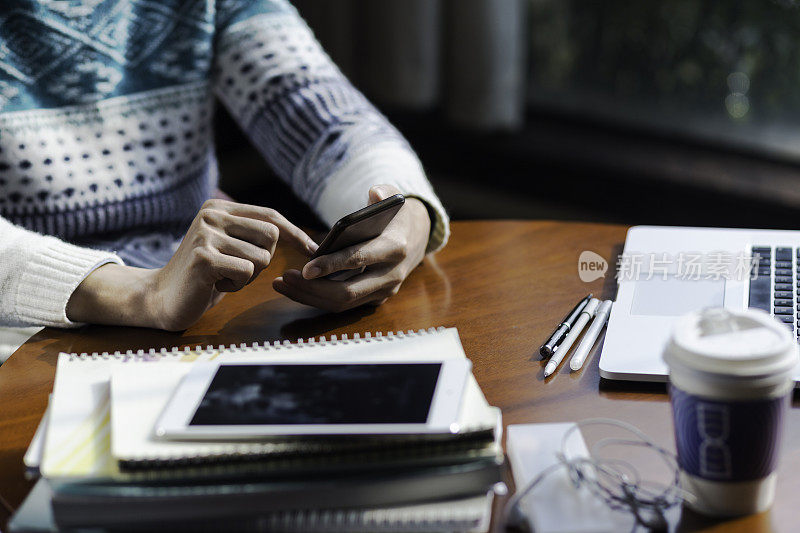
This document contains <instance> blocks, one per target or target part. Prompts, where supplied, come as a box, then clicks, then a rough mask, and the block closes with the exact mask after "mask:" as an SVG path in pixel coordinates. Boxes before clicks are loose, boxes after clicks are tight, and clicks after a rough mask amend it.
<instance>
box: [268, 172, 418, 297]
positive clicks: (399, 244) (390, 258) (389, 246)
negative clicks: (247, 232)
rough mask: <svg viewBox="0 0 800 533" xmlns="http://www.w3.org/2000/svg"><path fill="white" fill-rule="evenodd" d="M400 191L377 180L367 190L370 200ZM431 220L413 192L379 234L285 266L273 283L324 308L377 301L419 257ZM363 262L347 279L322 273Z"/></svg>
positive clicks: (287, 293) (396, 287) (283, 291)
mask: <svg viewBox="0 0 800 533" xmlns="http://www.w3.org/2000/svg"><path fill="white" fill-rule="evenodd" d="M399 192H400V191H398V190H397V189H396V188H394V187H392V186H390V185H377V186H375V187H373V188H371V189H370V191H369V203H370V204H373V203H375V202H379V201H381V200H383V199H385V198H388V197H389V196H392V195H393V194H398V193H399ZM430 225H431V221H430V218H429V216H428V210H427V209H426V208H425V205H424V204H423V203H422V202H420V201H419V200H417V199H416V198H407V199H406V202H405V204H404V205H403V207H402V208H401V209H400V211H398V212H397V215H395V217H394V218H393V219H392V221H391V222H390V223H389V225H388V226H387V227H386V229H385V230H383V233H381V234H380V235H379V236H378V237H375V238H374V239H372V240H370V241H367V242H363V243H359V244H355V245H353V246H350V247H348V248H345V249H343V250H340V251H338V252H335V253H332V254H328V255H324V256H322V257H318V258H316V259H314V260H312V261H309V262H308V263H307V264H306V265H305V266H304V267H303V271H302V273H301V272H300V271H297V270H289V271H287V272H286V273H284V275H283V276H282V277H279V278H276V279H275V280H274V281H273V282H272V286H273V287H274V288H275V290H276V291H278V292H280V293H281V294H283V295H285V296H288V297H289V298H291V299H292V300H295V301H297V302H300V303H303V304H306V305H311V306H314V307H319V308H321V309H326V310H328V311H336V312H338V311H344V310H346V309H350V308H353V307H357V306H359V305H364V304H374V305H380V304H382V303H383V302H385V301H386V299H387V298H389V297H391V296H393V295H395V294H397V291H398V290H400V285H402V283H403V281H405V279H406V277H407V276H408V275H409V274H410V273H411V271H412V270H413V269H414V268H415V267H416V266H417V265H419V263H420V262H421V261H422V259H423V257H424V256H425V248H426V247H427V245H428V236H429V235H430ZM361 267H366V270H365V271H364V272H363V273H362V274H359V275H357V276H354V277H352V278H350V279H348V280H346V281H333V280H329V279H325V276H327V275H328V274H332V273H334V272H338V271H340V270H348V269H356V268H359V269H360V268H361Z"/></svg>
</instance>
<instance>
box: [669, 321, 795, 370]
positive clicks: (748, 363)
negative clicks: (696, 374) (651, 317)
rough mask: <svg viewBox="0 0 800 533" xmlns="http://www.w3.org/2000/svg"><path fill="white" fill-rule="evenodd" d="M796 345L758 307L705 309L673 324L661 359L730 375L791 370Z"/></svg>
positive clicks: (672, 365) (781, 327)
mask: <svg viewBox="0 0 800 533" xmlns="http://www.w3.org/2000/svg"><path fill="white" fill-rule="evenodd" d="M799 358H800V355H798V346H797V343H796V342H795V340H794V338H793V336H792V333H791V331H789V329H788V328H787V327H786V326H785V325H784V324H782V323H780V322H778V321H777V320H776V319H774V318H773V317H772V316H770V315H769V314H767V313H765V312H764V311H761V310H760V309H745V310H742V311H731V310H728V309H722V308H708V309H703V310H702V311H696V312H694V313H690V314H688V315H685V316H683V317H681V318H679V319H678V320H677V321H676V322H675V326H674V328H673V331H672V336H671V338H670V341H669V344H668V346H667V349H666V350H665V351H664V361H665V362H666V363H667V365H669V366H670V367H674V366H675V365H680V366H683V367H685V368H689V369H692V370H697V371H700V372H707V373H711V374H722V375H731V376H735V377H750V376H766V375H774V374H780V373H788V372H791V371H792V369H793V368H794V367H795V366H796V365H797V363H798V359H799Z"/></svg>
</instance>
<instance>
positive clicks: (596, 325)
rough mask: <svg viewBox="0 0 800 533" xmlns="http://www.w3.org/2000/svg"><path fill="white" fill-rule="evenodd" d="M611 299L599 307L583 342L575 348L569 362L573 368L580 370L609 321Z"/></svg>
mask: <svg viewBox="0 0 800 533" xmlns="http://www.w3.org/2000/svg"><path fill="white" fill-rule="evenodd" d="M611 303H612V302H611V300H606V301H605V302H603V303H602V304H600V307H598V308H597V313H596V314H595V315H594V320H593V321H592V325H591V326H589V329H587V330H586V335H584V336H583V339H581V343H580V344H579V345H578V347H577V348H575V351H574V352H573V354H572V359H571V360H570V362H569V367H570V368H571V369H572V370H573V371H576V370H580V369H581V367H582V366H583V363H584V361H585V360H586V356H587V355H589V351H591V349H592V346H594V343H595V341H597V337H599V336H600V331H601V330H602V329H603V326H605V325H606V322H607V321H608V315H609V314H611Z"/></svg>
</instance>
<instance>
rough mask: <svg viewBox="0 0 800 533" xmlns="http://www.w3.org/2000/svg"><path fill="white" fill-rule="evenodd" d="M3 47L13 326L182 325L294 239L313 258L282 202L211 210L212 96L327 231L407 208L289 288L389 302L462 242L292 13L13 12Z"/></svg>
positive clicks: (182, 9)
mask: <svg viewBox="0 0 800 533" xmlns="http://www.w3.org/2000/svg"><path fill="white" fill-rule="evenodd" d="M0 50H2V52H0V326H33V325H37V326H40V325H45V326H56V327H72V326H76V325H79V324H82V323H98V324H117V325H128V326H143V327H153V328H161V329H166V330H181V329H185V328H187V327H188V326H190V325H191V324H192V323H194V322H195V321H196V320H197V319H198V318H199V317H200V316H201V315H202V314H203V313H204V312H205V311H206V310H207V309H208V308H209V307H211V306H213V305H214V304H215V303H217V302H218V301H219V299H220V298H221V297H222V295H223V294H224V293H226V292H231V291H237V290H240V289H242V288H243V287H244V286H246V285H247V284H248V283H249V282H251V281H252V280H253V279H254V278H255V277H256V276H258V274H259V273H260V272H261V271H262V270H264V269H265V268H266V267H267V266H268V265H269V263H270V261H271V259H272V256H273V254H274V251H275V246H276V243H277V242H278V241H279V240H280V241H284V242H286V243H287V244H289V245H291V246H293V247H294V248H296V249H298V250H300V251H301V252H303V253H304V254H306V255H309V256H310V255H311V254H312V253H313V252H314V250H315V249H316V246H317V245H316V244H315V243H314V241H313V240H312V239H311V238H310V237H309V236H308V235H306V234H305V233H304V232H303V231H302V230H301V229H299V228H298V227H296V226H295V225H294V224H292V222H291V221H289V220H287V219H286V218H285V217H284V216H282V215H281V214H280V206H269V207H263V206H255V205H246V204H242V203H236V202H234V201H226V200H220V199H213V198H212V195H213V194H214V190H215V187H216V183H217V165H216V159H215V153H214V144H213V129H212V126H213V125H212V111H213V106H214V97H215V96H216V98H218V99H219V100H220V101H221V102H222V103H223V104H224V105H225V106H226V107H227V109H228V110H229V111H230V112H231V114H232V115H233V116H234V118H235V119H236V120H237V122H238V124H239V125H240V126H241V127H242V129H243V130H244V131H245V132H246V133H247V135H248V136H249V138H250V139H251V140H252V142H253V143H254V144H255V145H256V146H257V148H258V149H259V151H260V152H261V153H262V154H263V156H264V157H265V159H266V160H267V162H268V163H269V164H270V165H271V166H272V167H273V169H274V170H275V172H276V173H277V174H278V175H279V176H280V177H281V178H282V179H283V180H285V181H286V182H287V183H288V184H289V185H290V186H291V188H292V189H293V191H294V192H295V193H296V194H297V195H298V196H299V197H300V198H301V199H302V200H304V201H305V202H307V203H308V204H309V205H310V206H311V207H312V208H313V210H314V211H315V212H316V213H317V214H318V215H319V216H320V218H321V219H322V220H323V221H324V222H326V223H327V224H329V225H331V224H332V223H333V222H335V221H336V220H337V219H338V218H340V217H341V216H343V215H345V214H347V213H350V212H352V211H355V210H357V209H359V208H361V207H363V206H364V205H366V203H367V202H375V201H378V200H380V199H382V198H386V197H388V196H390V195H392V194H394V193H397V192H401V193H403V194H405V195H406V197H407V201H406V203H405V205H404V206H403V208H402V209H401V210H400V211H399V213H398V214H397V216H396V217H395V218H394V219H393V221H392V222H391V224H390V225H389V227H387V229H386V230H385V231H384V233H383V234H382V235H381V236H380V237H377V238H376V239H373V240H372V241H369V242H367V243H362V244H359V245H355V246H352V247H350V248H347V249H345V250H343V251H341V252H337V253H333V254H330V255H326V256H323V257H320V258H317V259H314V260H312V261H310V262H308V263H307V264H306V265H305V267H304V268H303V269H302V271H297V270H289V271H287V272H285V273H283V275H282V276H279V277H277V278H276V279H274V281H273V287H274V288H275V290H277V291H278V292H280V293H282V294H283V295H285V296H287V297H289V298H292V299H293V300H296V301H298V302H301V303H303V304H308V305H311V306H316V307H319V308H323V309H328V310H332V311H342V310H345V309H349V308H351V307H354V306H359V305H363V304H367V303H374V304H379V303H381V302H383V301H384V300H385V299H386V298H388V297H390V296H392V295H393V294H395V293H396V292H397V290H398V288H399V287H400V285H401V284H402V282H403V280H404V279H405V278H406V276H408V274H409V273H410V272H411V271H412V269H413V268H414V267H416V266H417V265H418V264H419V263H420V261H421V260H422V258H423V256H424V255H425V254H426V253H431V252H435V251H436V250H438V249H440V248H441V247H442V246H444V244H445V243H446V241H447V238H448V232H449V229H448V217H447V214H446V212H445V210H444V209H443V207H442V204H441V202H440V201H439V199H438V198H437V197H436V194H435V193H434V191H433V189H432V187H431V185H430V183H429V182H428V181H427V179H426V177H425V174H424V171H423V169H422V166H421V164H420V162H419V160H418V158H417V157H416V155H415V154H414V152H413V151H412V149H411V148H410V147H409V145H408V143H407V142H406V140H405V139H404V138H403V137H402V136H401V134H400V133H399V132H398V131H397V130H396V129H395V128H394V127H392V126H391V125H390V124H389V122H388V121H387V120H386V119H385V117H384V116H382V115H381V114H380V113H379V112H378V111H377V110H376V109H375V108H374V107H373V106H372V105H371V104H370V103H369V102H368V101H367V100H366V99H365V98H364V96H363V95H362V94H361V93H359V92H358V91H357V90H356V89H355V88H354V87H353V86H352V85H351V84H350V83H349V82H348V80H347V79H346V78H345V77H344V76H343V75H342V74H341V73H340V71H339V70H338V69H337V68H336V66H335V65H334V64H333V63H332V62H331V60H330V59H329V58H328V56H327V55H326V54H325V53H324V52H323V50H322V49H321V47H320V45H319V44H318V43H317V41H316V40H315V39H314V37H313V34H312V33H311V31H310V30H309V28H308V27H307V26H306V24H305V23H304V21H303V20H302V19H301V17H300V16H299V15H298V13H297V11H296V10H295V9H294V8H293V7H292V6H291V5H290V4H289V3H288V2H286V1H284V0H194V1H192V0H171V1H168V2H145V1H138V0H117V1H113V0H112V1H108V0H106V1H104V2H100V1H99V0H82V1H80V0H40V1H39V2H37V3H31V2H29V1H27V0H6V1H5V2H3V6H2V7H0ZM361 266H366V267H367V269H366V270H365V271H364V273H362V274H360V275H358V276H355V277H353V278H351V279H349V280H347V281H342V282H337V281H331V280H328V279H326V278H325V276H326V275H327V274H328V273H332V272H335V271H338V270H342V269H347V268H354V267H361Z"/></svg>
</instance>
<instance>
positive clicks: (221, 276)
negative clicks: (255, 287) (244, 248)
mask: <svg viewBox="0 0 800 533" xmlns="http://www.w3.org/2000/svg"><path fill="white" fill-rule="evenodd" d="M206 261H207V262H208V264H209V267H210V268H211V272H212V275H213V276H214V278H216V280H217V281H216V282H215V283H214V288H216V289H217V290H218V291H219V292H235V291H238V290H239V289H241V288H242V287H244V286H245V285H247V282H248V281H249V280H250V278H251V277H252V276H253V268H254V267H253V263H251V262H250V261H248V260H247V259H243V258H241V257H234V256H230V255H225V254H223V253H221V252H219V251H215V252H212V253H211V254H210V255H209V256H208V257H206Z"/></svg>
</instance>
